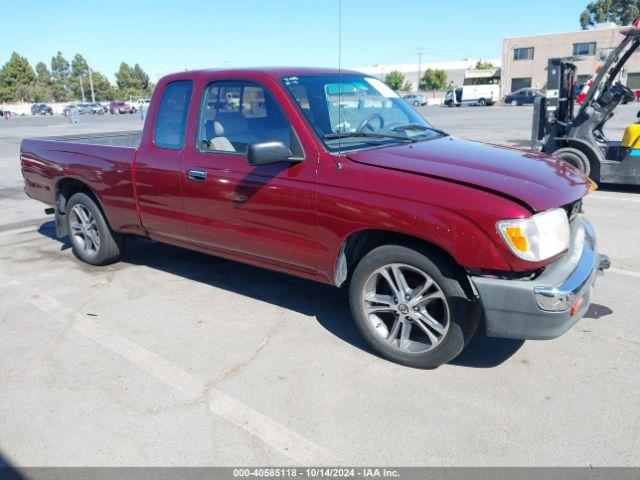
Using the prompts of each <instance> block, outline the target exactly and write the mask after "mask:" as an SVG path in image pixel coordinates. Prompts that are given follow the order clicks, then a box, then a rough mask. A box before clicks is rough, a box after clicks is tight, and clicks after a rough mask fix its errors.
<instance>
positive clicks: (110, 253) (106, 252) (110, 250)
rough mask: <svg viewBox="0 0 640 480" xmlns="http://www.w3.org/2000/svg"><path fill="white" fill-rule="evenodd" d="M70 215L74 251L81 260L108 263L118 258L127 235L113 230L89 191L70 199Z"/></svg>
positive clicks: (69, 228)
mask: <svg viewBox="0 0 640 480" xmlns="http://www.w3.org/2000/svg"><path fill="white" fill-rule="evenodd" d="M66 218H67V227H68V231H69V238H70V240H71V246H72V247H73V253H74V254H75V255H76V256H77V257H78V258H79V259H80V260H82V261H83V262H86V263H90V264H91V265H107V264H109V263H113V262H115V261H117V260H118V258H119V257H120V253H121V250H122V246H123V238H122V236H121V235H119V234H117V233H115V232H113V231H111V229H110V228H109V225H108V224H107V221H106V220H105V218H104V215H103V214H102V212H101V211H100V209H99V208H98V206H97V205H96V203H95V202H94V200H93V199H92V198H91V197H90V196H89V195H87V194H86V193H76V194H74V195H73V196H72V197H71V198H70V199H69V202H68V203H67V207H66Z"/></svg>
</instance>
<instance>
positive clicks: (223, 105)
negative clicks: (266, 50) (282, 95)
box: [198, 81, 301, 156]
mask: <svg viewBox="0 0 640 480" xmlns="http://www.w3.org/2000/svg"><path fill="white" fill-rule="evenodd" d="M198 132H199V133H198V147H199V148H200V150H201V151H214V152H230V153H234V152H235V153H245V152H246V150H247V146H248V145H249V144H251V143H257V142H270V141H281V142H283V143H284V144H285V145H286V146H287V147H289V148H291V150H292V152H293V153H294V155H295V156H299V155H300V154H301V148H300V146H299V143H298V141H297V138H296V136H295V134H294V132H293V129H292V128H291V124H290V123H289V121H288V120H287V117H285V115H284V113H283V112H282V110H281V109H280V107H279V106H278V104H277V103H276V102H275V100H274V99H273V97H272V96H271V95H270V94H269V92H267V91H266V90H265V89H264V88H263V87H262V86H260V85H258V84H255V83H251V82H240V81H235V82H214V83H212V84H211V85H209V87H208V88H207V89H206V91H205V95H204V100H203V103H202V108H201V112H200V127H199V129H198Z"/></svg>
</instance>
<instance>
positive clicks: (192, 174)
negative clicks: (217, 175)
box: [189, 170, 207, 182]
mask: <svg viewBox="0 0 640 480" xmlns="http://www.w3.org/2000/svg"><path fill="white" fill-rule="evenodd" d="M206 179H207V171H206V170H189V180H191V181H192V182H204V181H205V180H206Z"/></svg>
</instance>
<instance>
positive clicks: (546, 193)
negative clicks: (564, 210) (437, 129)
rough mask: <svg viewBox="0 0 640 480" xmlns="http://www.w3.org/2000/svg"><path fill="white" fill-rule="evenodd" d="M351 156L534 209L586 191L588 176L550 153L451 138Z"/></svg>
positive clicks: (570, 199) (564, 201)
mask: <svg viewBox="0 0 640 480" xmlns="http://www.w3.org/2000/svg"><path fill="white" fill-rule="evenodd" d="M347 156H348V157H349V158H350V159H351V160H353V161H355V162H358V163H362V164H366V165H371V166H374V167H381V168H388V169H392V170H399V171H404V172H408V173H414V174H418V175H425V176H429V177H435V178H440V179H445V180H449V181H453V182H456V183H461V184H465V185H469V186H472V187H475V188H480V189H482V190H487V191H491V192H493V193H497V194H499V195H502V196H506V197H510V198H512V199H514V200H516V201H519V202H520V203H524V204H526V205H527V206H528V207H529V208H530V209H531V210H533V211H535V212H539V211H543V210H548V209H550V208H555V207H559V206H561V205H566V204H568V203H571V202H573V201H575V200H577V199H579V198H582V197H583V196H584V195H586V194H587V193H588V191H589V185H590V182H589V179H588V178H587V177H585V176H584V175H582V174H581V173H580V172H578V171H577V170H575V169H574V168H572V167H570V166H568V165H567V164H565V163H564V162H561V161H559V160H556V159H554V158H552V157H550V156H548V155H545V154H542V153H538V152H534V151H527V150H519V149H516V148H511V147H503V146H499V145H488V144H484V143H480V142H474V141H470V140H461V139H458V138H455V137H450V136H447V137H442V138H436V139H433V140H428V141H421V142H416V143H412V144H402V145H398V146H393V147H385V148H378V149H371V150H363V151H360V152H354V153H349V154H348V155H347Z"/></svg>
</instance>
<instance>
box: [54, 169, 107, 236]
mask: <svg viewBox="0 0 640 480" xmlns="http://www.w3.org/2000/svg"><path fill="white" fill-rule="evenodd" d="M76 193H84V194H86V195H87V196H89V197H90V198H91V199H92V200H93V201H94V202H95V204H96V206H97V207H98V209H99V210H100V213H102V216H103V217H104V220H105V222H107V225H108V226H109V228H111V226H110V225H109V219H108V218H107V216H106V215H105V213H104V208H103V206H102V202H100V199H99V197H98V195H96V193H95V192H94V191H93V189H92V188H91V187H90V186H89V184H87V183H86V182H84V181H83V180H81V179H78V178H75V177H63V178H61V179H59V180H58V181H57V182H56V185H55V201H56V222H55V223H56V235H57V236H58V237H64V236H66V235H68V233H69V232H68V229H67V223H66V221H65V220H64V218H65V216H66V213H67V203H68V202H69V199H70V198H71V197H72V196H73V195H75V194H76Z"/></svg>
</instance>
